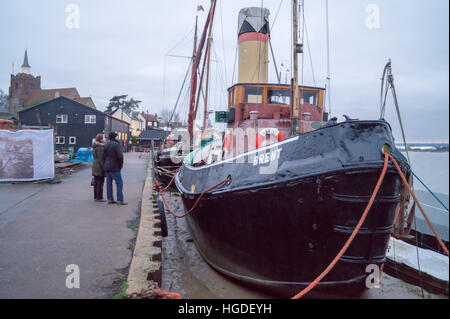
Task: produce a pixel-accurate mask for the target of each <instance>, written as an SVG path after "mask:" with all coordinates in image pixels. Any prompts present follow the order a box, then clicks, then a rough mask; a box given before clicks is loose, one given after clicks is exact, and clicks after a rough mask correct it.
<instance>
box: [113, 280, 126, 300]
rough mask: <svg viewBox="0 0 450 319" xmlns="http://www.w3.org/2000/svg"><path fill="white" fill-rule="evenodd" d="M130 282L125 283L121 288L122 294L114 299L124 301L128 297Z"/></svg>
mask: <svg viewBox="0 0 450 319" xmlns="http://www.w3.org/2000/svg"><path fill="white" fill-rule="evenodd" d="M127 289H128V281H124V282H123V283H122V285H121V286H120V292H119V293H118V294H117V295H115V296H114V297H113V299H123V297H125V296H126V295H127Z"/></svg>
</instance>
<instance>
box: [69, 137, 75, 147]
mask: <svg viewBox="0 0 450 319" xmlns="http://www.w3.org/2000/svg"><path fill="white" fill-rule="evenodd" d="M69 144H72V145H73V144H77V137H76V136H71V137H69Z"/></svg>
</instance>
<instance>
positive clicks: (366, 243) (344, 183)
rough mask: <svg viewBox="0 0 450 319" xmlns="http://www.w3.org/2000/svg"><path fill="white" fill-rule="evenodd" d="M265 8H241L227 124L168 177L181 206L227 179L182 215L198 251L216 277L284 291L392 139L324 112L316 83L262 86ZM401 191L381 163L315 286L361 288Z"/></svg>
mask: <svg viewBox="0 0 450 319" xmlns="http://www.w3.org/2000/svg"><path fill="white" fill-rule="evenodd" d="M214 2H215V1H213V5H214ZM268 15H269V12H268V10H267V9H262V8H245V9H242V10H241V11H240V14H239V82H238V83H237V84H235V85H233V86H232V87H231V88H229V89H228V112H227V113H226V119H227V127H228V130H227V133H226V134H224V136H223V139H221V140H219V141H217V140H216V141H213V142H211V143H210V144H208V145H206V146H205V147H203V149H202V150H201V151H200V152H197V153H196V154H195V155H192V156H189V157H187V158H186V160H185V161H184V164H183V166H182V168H181V170H180V171H179V172H178V173H177V175H176V177H175V183H176V187H177V188H178V190H179V191H180V193H181V196H182V200H183V203H184V206H185V209H186V210H189V209H191V208H192V207H193V206H194V204H195V203H196V201H197V200H198V198H199V196H200V195H201V194H202V193H203V192H205V191H206V190H208V189H210V188H211V187H213V186H214V185H217V184H218V183H219V184H220V182H221V181H224V180H227V179H228V181H227V182H226V183H223V184H221V185H220V186H218V187H216V188H214V189H213V190H211V191H208V192H206V193H205V194H204V195H203V197H202V198H201V199H200V201H199V203H198V204H197V205H196V207H195V209H194V211H193V212H192V213H191V214H190V215H188V216H187V221H188V225H189V228H190V230H191V233H192V236H193V239H194V242H195V244H196V246H197V248H198V250H199V252H200V253H201V255H202V256H203V257H204V259H205V260H206V261H207V262H208V263H209V264H210V265H211V266H212V267H213V268H215V269H216V270H218V271H219V272H221V273H223V274H225V275H227V276H230V277H233V278H235V279H238V280H241V281H243V282H246V283H249V284H255V285H258V286H261V287H268V288H270V289H271V290H272V291H275V292H277V293H279V294H281V295H292V294H294V293H296V292H298V291H299V289H301V288H304V287H305V286H307V285H308V284H309V283H311V282H312V281H313V280H314V279H315V278H316V277H317V276H318V275H319V274H320V273H321V272H322V271H323V270H324V269H325V268H326V267H327V266H328V265H329V263H330V262H331V261H332V260H333V258H334V257H335V256H336V255H337V253H338V251H339V250H340V249H341V248H342V247H343V245H344V243H345V241H346V240H347V239H348V238H349V236H350V234H351V233H352V232H353V230H354V229H355V226H356V224H357V223H358V221H359V219H360V217H361V215H362V212H363V211H364V209H365V207H366V205H367V203H368V201H369V198H370V195H371V194H372V192H373V189H374V187H375V184H376V182H377V179H378V178H379V175H380V173H381V170H382V168H383V163H384V161H383V159H384V156H383V153H382V148H383V146H385V145H388V146H389V147H391V148H392V149H394V150H395V143H394V138H393V136H392V131H391V127H390V125H389V124H388V123H387V122H385V121H384V120H373V121H363V120H357V119H350V118H349V117H345V121H343V122H338V120H337V119H336V118H332V119H330V120H328V119H327V114H326V112H324V94H325V89H324V88H319V87H307V86H298V85H295V86H290V85H283V84H269V83H267V77H268V76H267V74H268V72H267V63H264V62H265V61H268V41H269V25H268ZM293 87H295V89H292V88H293ZM295 90H297V92H295ZM297 97H298V100H299V104H298V106H299V107H298V109H299V110H300V112H299V113H298V114H295V113H294V114H293V112H296V110H295V107H292V105H295V101H293V99H295V98H297ZM293 125H295V126H296V127H297V129H296V131H294V132H293V131H292V126H293ZM252 132H256V133H252ZM401 189H402V183H401V179H400V177H399V176H398V174H397V173H396V171H395V168H394V167H393V166H389V168H388V171H387V173H386V177H385V179H384V181H383V183H382V186H381V189H380V191H379V193H378V196H377V198H376V200H375V202H374V205H373V206H372V208H371V210H370V212H369V215H368V217H367V219H366V221H365V222H364V224H363V225H362V227H361V229H360V231H359V233H358V235H357V236H356V238H355V239H354V241H353V242H352V244H351V246H350V247H349V249H348V250H347V252H346V253H345V254H344V256H343V257H342V258H341V259H340V260H339V262H338V263H337V265H336V266H335V267H334V268H333V270H332V271H331V272H330V273H329V274H328V275H327V276H326V277H325V278H324V279H323V280H322V281H321V282H320V283H319V285H318V288H319V289H320V288H321V287H322V288H323V287H330V286H332V287H342V286H355V287H363V286H364V285H363V284H364V281H365V278H366V276H367V275H368V273H366V266H367V265H369V264H375V265H381V264H383V263H384V262H385V261H386V249H387V245H388V241H389V237H390V231H391V229H392V226H393V221H394V217H395V214H396V210H397V208H398V206H399V202H400V192H401Z"/></svg>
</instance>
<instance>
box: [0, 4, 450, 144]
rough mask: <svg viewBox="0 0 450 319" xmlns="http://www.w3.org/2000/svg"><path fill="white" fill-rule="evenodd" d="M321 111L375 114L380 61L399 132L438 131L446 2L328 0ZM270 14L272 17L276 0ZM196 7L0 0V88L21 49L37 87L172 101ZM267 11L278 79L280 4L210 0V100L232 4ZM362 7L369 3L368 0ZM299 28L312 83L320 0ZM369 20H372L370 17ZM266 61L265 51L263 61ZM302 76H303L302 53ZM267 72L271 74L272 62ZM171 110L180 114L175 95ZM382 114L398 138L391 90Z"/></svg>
mask: <svg viewBox="0 0 450 319" xmlns="http://www.w3.org/2000/svg"><path fill="white" fill-rule="evenodd" d="M329 2H330V20H329V21H330V45H331V73H332V82H331V85H332V87H331V97H332V113H333V115H334V116H338V117H339V118H340V119H342V117H341V116H342V114H347V115H349V116H350V117H353V118H360V119H377V118H378V117H379V94H380V92H379V91H380V77H381V73H382V70H383V67H384V65H385V63H386V61H387V60H388V59H389V58H390V59H392V63H393V72H394V76H395V84H396V88H397V94H398V98H399V102H400V107H401V110H402V115H403V121H404V123H405V129H406V135H407V138H408V139H409V140H410V141H413V140H415V141H417V140H448V138H449V125H448V122H449V91H448V86H449V42H448V39H449V17H448V11H449V8H448V6H449V2H448V1H447V0H430V1H419V0H371V1H365V0H330V1H329ZM71 3H73V4H75V5H77V6H78V8H79V13H80V25H79V28H68V27H67V26H66V20H67V18H68V15H69V14H70V13H67V12H66V9H67V8H68V7H67V6H68V5H69V4H71ZM280 3H281V7H280V11H279V13H278V16H277V20H276V21H275V24H273V22H274V18H275V15H276V13H277V11H278V8H279V6H280ZM197 4H200V5H202V6H203V7H204V8H205V12H200V17H199V21H200V27H202V26H203V23H204V21H205V17H206V13H207V11H208V9H209V4H210V1H209V0H172V1H155V0H147V1H144V0H140V1H137V0H133V1H119V0H116V1H112V0H105V1H99V0H94V1H93V0H90V1H87V0H86V1H76V0H73V1H62V0H54V1H44V0H41V1H29V0H2V1H1V10H0V39H1V41H0V89H2V90H3V91H5V92H8V88H9V81H10V74H11V72H12V63H14V64H15V69H14V70H15V71H14V72H15V73H17V72H18V71H19V69H20V66H21V64H22V62H23V54H24V50H25V48H27V49H28V56H29V62H30V65H31V72H32V74H34V75H41V77H42V87H43V88H61V87H76V88H77V89H78V92H79V93H80V95H82V96H91V97H92V98H93V100H94V102H95V104H96V105H97V107H98V108H99V109H101V110H103V109H104V107H105V106H106V105H107V104H108V100H109V99H110V98H111V97H112V96H114V95H121V94H128V95H129V96H131V97H134V98H136V99H139V100H142V101H143V102H142V106H141V109H142V110H144V111H147V110H148V111H149V112H150V113H158V112H160V111H161V109H162V108H163V107H165V108H170V109H172V108H173V106H174V103H175V100H176V98H177V95H178V91H179V88H180V86H181V83H182V81H183V77H184V74H185V72H186V70H187V68H188V64H189V60H188V59H186V58H180V57H171V56H168V54H171V55H186V56H189V55H191V53H192V39H193V27H194V22H195V14H196V7H197ZM372 4H373V5H376V6H377V8H379V13H380V20H379V28H376V27H375V28H369V27H367V23H366V21H367V19H368V16H369V15H371V13H373V12H374V11H370V12H367V11H366V9H368V6H369V5H372ZM261 5H263V6H264V7H266V8H268V9H269V10H270V12H271V16H270V21H271V24H273V25H272V35H271V38H272V43H273V47H274V51H275V56H276V60H277V63H278V65H279V68H280V64H281V63H283V64H284V65H285V66H286V67H285V68H282V79H283V80H284V79H285V75H286V69H288V68H290V43H291V36H290V34H291V31H290V30H291V25H290V17H291V8H290V6H291V1H289V0H284V1H281V0H266V1H257V0H245V1H244V0H227V1H224V0H219V2H218V6H217V11H216V17H215V23H214V43H215V46H214V47H215V54H213V59H214V60H215V61H216V62H215V63H213V65H214V67H213V70H212V71H213V72H212V75H211V85H212V87H211V104H212V106H211V107H212V108H213V109H214V110H225V109H226V105H225V90H226V88H227V87H228V86H230V84H231V83H232V82H233V80H232V75H233V65H234V60H235V52H236V51H235V50H236V38H237V34H236V33H237V16H238V12H239V10H240V8H242V7H250V6H261ZM369 8H372V7H370V6H369ZM305 9H306V10H305V14H306V25H307V30H308V32H309V39H310V44H311V52H312V61H313V67H314V76H315V79H316V85H317V86H324V84H325V79H326V33H325V32H326V27H325V23H326V19H325V0H314V1H313V0H306V1H305ZM372 21H373V20H372ZM270 60H271V61H272V59H271V58H270ZM304 65H305V67H304V83H305V85H314V81H313V76H312V72H311V67H310V57H309V55H305V56H304ZM269 71H270V80H271V81H272V82H275V81H276V75H275V72H274V69H273V64H272V63H271V65H270V66H269ZM181 100H182V103H181V106H180V108H179V112H180V113H181V114H180V115H181V117H182V118H184V117H185V112H186V105H187V104H186V95H185V94H182V98H181ZM386 118H387V120H388V121H389V122H390V123H391V125H392V126H393V128H394V132H395V135H396V137H397V140H399V139H400V135H399V129H398V125H397V120H396V116H395V111H394V107H393V104H392V99H391V98H390V99H389V103H388V111H387V115H386Z"/></svg>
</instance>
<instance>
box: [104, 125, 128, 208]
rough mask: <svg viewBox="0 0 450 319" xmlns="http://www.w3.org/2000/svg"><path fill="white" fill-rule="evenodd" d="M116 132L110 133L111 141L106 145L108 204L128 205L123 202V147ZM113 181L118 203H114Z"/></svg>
mask: <svg viewBox="0 0 450 319" xmlns="http://www.w3.org/2000/svg"><path fill="white" fill-rule="evenodd" d="M116 137H117V134H116V133H115V132H111V133H109V141H108V142H107V143H106V144H105V164H104V170H105V174H106V195H107V198H108V204H114V203H117V204H119V205H127V203H125V202H124V201H123V179H122V174H121V170H122V167H123V153H122V146H121V145H120V143H119V142H118V141H117V140H116ZM113 180H114V182H115V183H116V186H117V202H115V201H114V195H113V183H112V182H113Z"/></svg>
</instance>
